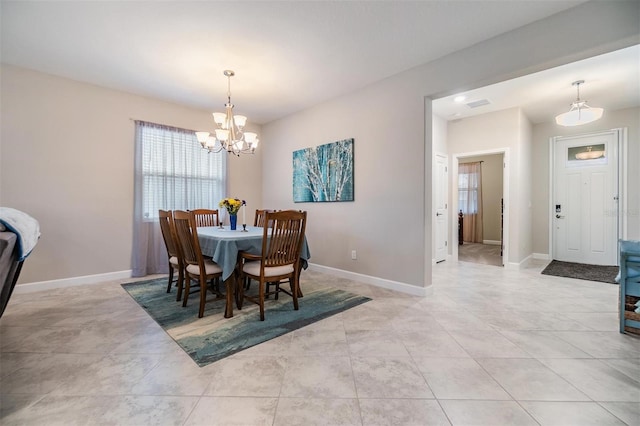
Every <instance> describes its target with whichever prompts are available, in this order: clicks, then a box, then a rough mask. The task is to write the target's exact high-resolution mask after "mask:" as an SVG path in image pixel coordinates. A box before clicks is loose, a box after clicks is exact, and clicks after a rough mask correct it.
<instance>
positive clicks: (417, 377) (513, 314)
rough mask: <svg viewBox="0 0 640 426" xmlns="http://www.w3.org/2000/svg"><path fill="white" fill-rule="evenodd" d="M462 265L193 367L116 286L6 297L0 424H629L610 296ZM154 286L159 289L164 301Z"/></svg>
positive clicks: (638, 386)
mask: <svg viewBox="0 0 640 426" xmlns="http://www.w3.org/2000/svg"><path fill="white" fill-rule="evenodd" d="M544 266H545V265H544V263H537V264H535V265H532V266H530V267H528V268H526V269H523V270H520V271H511V270H505V269H504V268H500V267H495V266H489V265H479V264H472V263H466V262H460V263H457V264H456V263H452V262H444V263H441V264H438V265H436V266H434V273H433V275H434V279H433V281H434V284H433V294H431V295H430V296H428V297H411V296H407V295H405V294H400V293H395V292H392V291H388V290H384V289H380V288H376V287H371V286H367V285H364V284H360V283H356V282H353V281H348V280H345V279H340V278H335V277H333V276H329V275H323V274H320V273H318V272H314V271H305V273H303V285H304V282H307V283H310V282H313V281H315V282H318V281H322V282H330V283H331V284H332V285H334V286H339V287H344V288H346V289H348V290H350V291H352V292H356V293H359V294H363V295H366V296H369V297H371V298H372V299H373V300H372V301H371V302H368V303H366V304H364V305H361V306H358V307H356V308H353V309H351V310H348V311H346V312H343V313H341V314H338V315H335V316H333V317H331V318H328V319H326V320H323V321H321V322H318V323H315V324H312V325H310V326H307V327H305V328H303V329H300V330H296V331H295V332H292V333H289V334H287V335H284V336H282V337H280V338H278V339H274V340H271V341H269V342H266V343H263V344H261V345H259V346H256V347H253V348H251V349H248V350H246V351H243V352H240V353H238V354H236V355H234V356H232V357H229V358H226V359H224V360H221V361H218V362H216V363H213V364H211V365H209V366H207V367H205V368H199V367H198V366H197V365H196V364H195V363H194V362H193V361H192V360H191V358H190V357H189V356H188V355H187V354H185V353H184V352H183V351H182V350H181V349H180V348H179V347H178V346H177V345H176V344H175V343H174V342H173V341H172V340H171V339H170V338H169V337H168V336H167V335H166V334H165V333H164V332H163V331H162V329H161V328H160V327H159V326H158V325H157V324H156V323H155V322H154V321H153V320H151V319H150V318H149V317H148V316H147V314H146V313H145V312H144V311H143V310H142V309H141V308H139V307H138V305H137V304H136V303H135V302H134V301H133V300H132V299H131V298H130V297H129V296H128V295H127V293H126V292H125V291H124V290H122V288H121V287H120V286H119V285H118V284H119V283H115V282H111V283H104V284H96V285H87V286H83V287H76V288H73V289H60V290H50V291H43V292H38V293H31V294H15V295H14V296H13V298H12V300H11V302H10V304H9V306H8V308H7V311H6V312H5V315H4V316H3V318H2V319H1V320H0V424H2V425H3V426H9V425H75V424H77V425H156V424H157V425H450V424H452V425H492V426H502V425H518V426H520V425H580V426H584V425H624V424H627V425H639V424H640V338H637V337H632V336H629V335H623V334H620V333H618V323H617V298H618V287H617V286H615V285H611V284H604V283H596V282H588V281H580V280H573V279H564V278H558V277H551V276H546V275H541V274H540V271H541V270H542V269H543V267H544ZM161 290H162V289H159V291H161Z"/></svg>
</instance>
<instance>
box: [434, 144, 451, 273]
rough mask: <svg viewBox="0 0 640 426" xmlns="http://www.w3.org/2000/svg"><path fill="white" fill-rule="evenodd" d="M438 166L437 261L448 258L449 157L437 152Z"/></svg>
mask: <svg viewBox="0 0 640 426" xmlns="http://www.w3.org/2000/svg"><path fill="white" fill-rule="evenodd" d="M435 158H436V166H435V168H434V192H435V194H434V195H435V196H434V200H435V201H434V203H435V205H434V210H435V255H434V257H435V261H436V262H442V261H443V260H446V259H447V251H448V244H447V229H448V221H449V219H448V209H447V197H448V195H449V191H448V186H449V185H448V169H447V162H448V158H447V156H445V155H440V154H436V156H435Z"/></svg>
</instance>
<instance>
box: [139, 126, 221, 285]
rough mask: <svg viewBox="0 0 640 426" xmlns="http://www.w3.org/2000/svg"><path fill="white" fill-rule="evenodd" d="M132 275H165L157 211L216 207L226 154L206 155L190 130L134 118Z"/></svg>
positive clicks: (219, 198) (165, 254) (167, 267)
mask: <svg viewBox="0 0 640 426" xmlns="http://www.w3.org/2000/svg"><path fill="white" fill-rule="evenodd" d="M135 127H136V134H135V159H134V161H135V166H134V171H135V176H134V212H133V214H134V220H133V249H132V256H131V257H132V259H131V269H132V271H133V272H132V275H133V276H134V277H141V276H145V275H148V274H161V273H167V271H168V270H169V265H168V259H167V251H166V248H165V246H164V240H163V238H162V232H161V231H160V224H159V222H158V210H160V209H161V210H193V209H197V208H208V209H217V208H218V202H219V201H220V200H221V199H223V198H225V196H226V176H227V170H226V169H227V156H226V155H224V154H225V153H224V152H222V153H218V154H212V153H207V152H206V151H205V150H203V149H202V147H201V145H200V144H199V143H198V141H197V139H196V137H195V133H194V131H193V130H186V129H180V128H176V127H170V126H165V125H161V124H155V123H148V122H144V121H136V122H135Z"/></svg>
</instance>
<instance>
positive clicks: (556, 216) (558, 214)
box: [556, 214, 564, 219]
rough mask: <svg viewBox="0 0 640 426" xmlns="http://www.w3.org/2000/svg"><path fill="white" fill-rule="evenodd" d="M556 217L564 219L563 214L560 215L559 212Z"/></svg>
mask: <svg viewBox="0 0 640 426" xmlns="http://www.w3.org/2000/svg"><path fill="white" fill-rule="evenodd" d="M556 219H564V216H560V215H559V214H557V215H556Z"/></svg>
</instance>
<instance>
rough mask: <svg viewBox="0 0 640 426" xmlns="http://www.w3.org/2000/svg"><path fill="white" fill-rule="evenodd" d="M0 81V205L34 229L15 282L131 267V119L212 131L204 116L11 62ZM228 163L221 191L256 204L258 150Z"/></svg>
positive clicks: (207, 116)
mask: <svg viewBox="0 0 640 426" xmlns="http://www.w3.org/2000/svg"><path fill="white" fill-rule="evenodd" d="M1 75H2V81H1V89H2V133H1V137H2V145H1V151H2V157H1V158H0V160H1V163H0V166H1V167H0V195H1V197H2V198H1V199H0V204H1V205H3V206H7V207H13V208H16V209H19V210H22V211H25V212H27V213H29V214H30V215H32V216H33V217H35V218H36V219H38V221H39V222H40V227H41V232H42V237H41V238H40V241H39V242H38V245H37V246H36V248H35V249H34V251H33V253H32V254H31V256H29V258H28V259H27V262H25V266H24V268H23V270H22V274H21V276H20V283H28V282H37V281H49V280H56V279H63V278H69V277H78V276H85V275H95V274H102V273H110V272H116V271H126V270H129V269H131V261H130V259H131V244H132V226H133V225H132V223H133V150H134V122H133V121H132V120H131V119H140V120H145V121H151V122H156V123H162V124H167V125H172V126H177V127H182V128H187V129H201V130H205V129H208V130H212V129H213V127H214V124H213V119H212V117H211V115H210V114H209V112H208V111H202V110H196V109H191V108H186V107H183V106H180V105H175V104H170V103H167V102H162V101H158V100H153V99H149V98H144V97H140V96H135V95H131V94H127V93H123V92H118V91H114V90H109V89H105V88H101V87H97V86H93V85H89V84H84V83H79V82H76V81H72V80H67V79H64V78H58V77H53V76H50V75H46V74H42V73H37V72H33V71H29V70H25V69H21V68H16V67H12V66H2V74H1ZM203 155H214V154H206V153H205V152H203ZM216 155H222V154H216ZM225 155H226V154H225ZM228 165H229V175H230V184H229V189H230V192H229V194H230V195H233V196H238V197H242V198H246V199H247V200H248V203H249V206H258V205H260V202H261V199H262V194H261V187H260V184H259V182H260V176H261V175H262V170H261V158H260V154H257V155H256V156H254V157H250V158H237V157H232V158H229V161H228ZM214 207H215V206H214ZM251 217H253V216H251Z"/></svg>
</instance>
